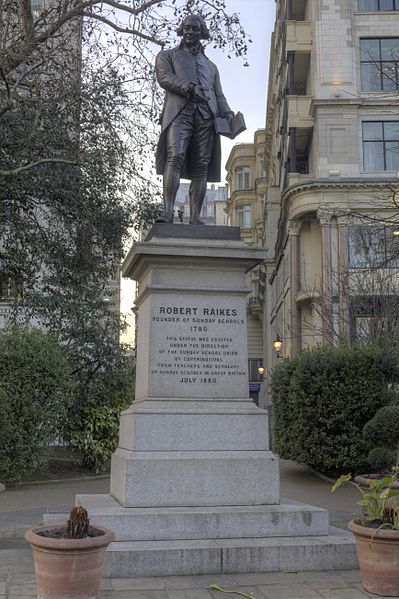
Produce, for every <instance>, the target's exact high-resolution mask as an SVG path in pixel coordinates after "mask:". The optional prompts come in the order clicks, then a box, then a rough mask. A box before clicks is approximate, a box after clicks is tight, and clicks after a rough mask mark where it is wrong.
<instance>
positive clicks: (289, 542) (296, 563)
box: [104, 528, 358, 578]
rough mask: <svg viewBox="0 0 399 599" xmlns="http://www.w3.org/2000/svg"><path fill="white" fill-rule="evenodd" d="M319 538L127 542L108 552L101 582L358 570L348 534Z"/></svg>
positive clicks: (334, 531)
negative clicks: (143, 578) (105, 580)
mask: <svg viewBox="0 0 399 599" xmlns="http://www.w3.org/2000/svg"><path fill="white" fill-rule="evenodd" d="M330 532H331V534H329V535H327V536H322V537H285V538H282V537H274V538H270V537H266V538H252V539H212V540H210V539H208V540H196V541H130V542H116V543H111V545H110V546H109V548H108V550H107V553H106V557H105V567H104V576H106V577H109V578H117V577H121V578H124V577H127V578H128V577H146V576H183V575H186V576H189V575H195V574H237V573H240V572H277V571H281V570H284V569H289V570H302V571H305V570H352V569H355V568H358V562H357V557H356V545H355V542H354V540H353V537H352V535H351V534H350V533H347V532H346V531H343V530H341V529H337V528H335V529H331V531H330Z"/></svg>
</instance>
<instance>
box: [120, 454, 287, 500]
mask: <svg viewBox="0 0 399 599" xmlns="http://www.w3.org/2000/svg"><path fill="white" fill-rule="evenodd" d="M111 471H112V474H113V477H111V495H112V496H113V497H115V499H117V500H118V501H119V503H120V504H121V505H123V506H125V507H157V506H163V507H172V506H216V505H262V504H275V503H279V501H280V490H279V470H278V460H277V458H276V456H275V455H274V454H272V452H271V451H214V452H212V451H174V452H166V451H163V452H150V451H148V452H145V451H142V452H132V451H127V450H125V449H120V448H119V449H117V450H116V452H115V453H114V455H113V456H112V462H111Z"/></svg>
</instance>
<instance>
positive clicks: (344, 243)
mask: <svg viewBox="0 0 399 599" xmlns="http://www.w3.org/2000/svg"><path fill="white" fill-rule="evenodd" d="M350 214H351V211H350V210H349V209H344V210H336V212H335V215H336V219H337V226H338V301H339V334H340V337H341V338H342V339H349V324H350V323H349V248H348V234H349V227H348V221H349V217H350Z"/></svg>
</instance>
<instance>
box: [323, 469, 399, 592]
mask: <svg viewBox="0 0 399 599" xmlns="http://www.w3.org/2000/svg"><path fill="white" fill-rule="evenodd" d="M398 480H399V467H397V466H394V467H393V474H392V475H391V476H384V477H383V478H381V479H380V480H368V481H367V484H368V488H367V489H362V487H361V486H360V485H358V484H357V483H356V482H354V481H352V476H351V475H350V474H345V475H343V476H341V477H340V478H339V479H338V480H337V481H336V482H335V484H334V485H333V487H332V489H331V492H332V493H333V492H334V491H336V490H337V489H338V488H339V487H342V486H343V485H346V484H349V485H353V486H354V487H355V488H356V489H357V490H358V491H359V492H360V494H361V496H362V497H361V499H360V501H358V504H359V505H361V506H362V513H361V515H360V516H359V518H358V519H356V520H351V521H350V522H349V524H348V528H349V530H350V531H351V532H352V533H353V534H354V535H355V538H356V547H357V555H358V559H359V567H360V572H361V575H362V582H363V587H364V588H365V590H366V591H369V592H371V593H375V594H376V595H384V596H385V597H398V596H399V569H398V563H399V497H398V495H399V491H398V490H396V489H394V488H393V485H394V483H396V482H397V481H398Z"/></svg>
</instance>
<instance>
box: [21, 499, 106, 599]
mask: <svg viewBox="0 0 399 599" xmlns="http://www.w3.org/2000/svg"><path fill="white" fill-rule="evenodd" d="M114 538H115V537H114V533H113V532H112V531H110V530H108V529H107V528H102V527H100V526H95V527H94V526H90V524H89V519H88V516H87V511H86V510H85V509H84V508H83V507H75V508H73V509H72V511H71V513H70V516H69V520H68V522H67V523H66V525H65V524H53V525H44V526H38V527H35V528H31V529H29V530H28V531H27V532H26V534H25V539H26V540H27V541H28V542H29V543H30V544H31V545H32V549H33V558H34V563H35V573H36V584H37V595H38V597H40V598H41V599H61V598H62V599H68V598H73V599H78V598H82V599H83V598H87V597H90V598H95V597H96V596H97V593H98V589H99V586H100V581H101V573H102V567H103V563H104V557H105V550H106V548H107V546H108V544H109V543H111V542H112V541H113V540H114Z"/></svg>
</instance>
